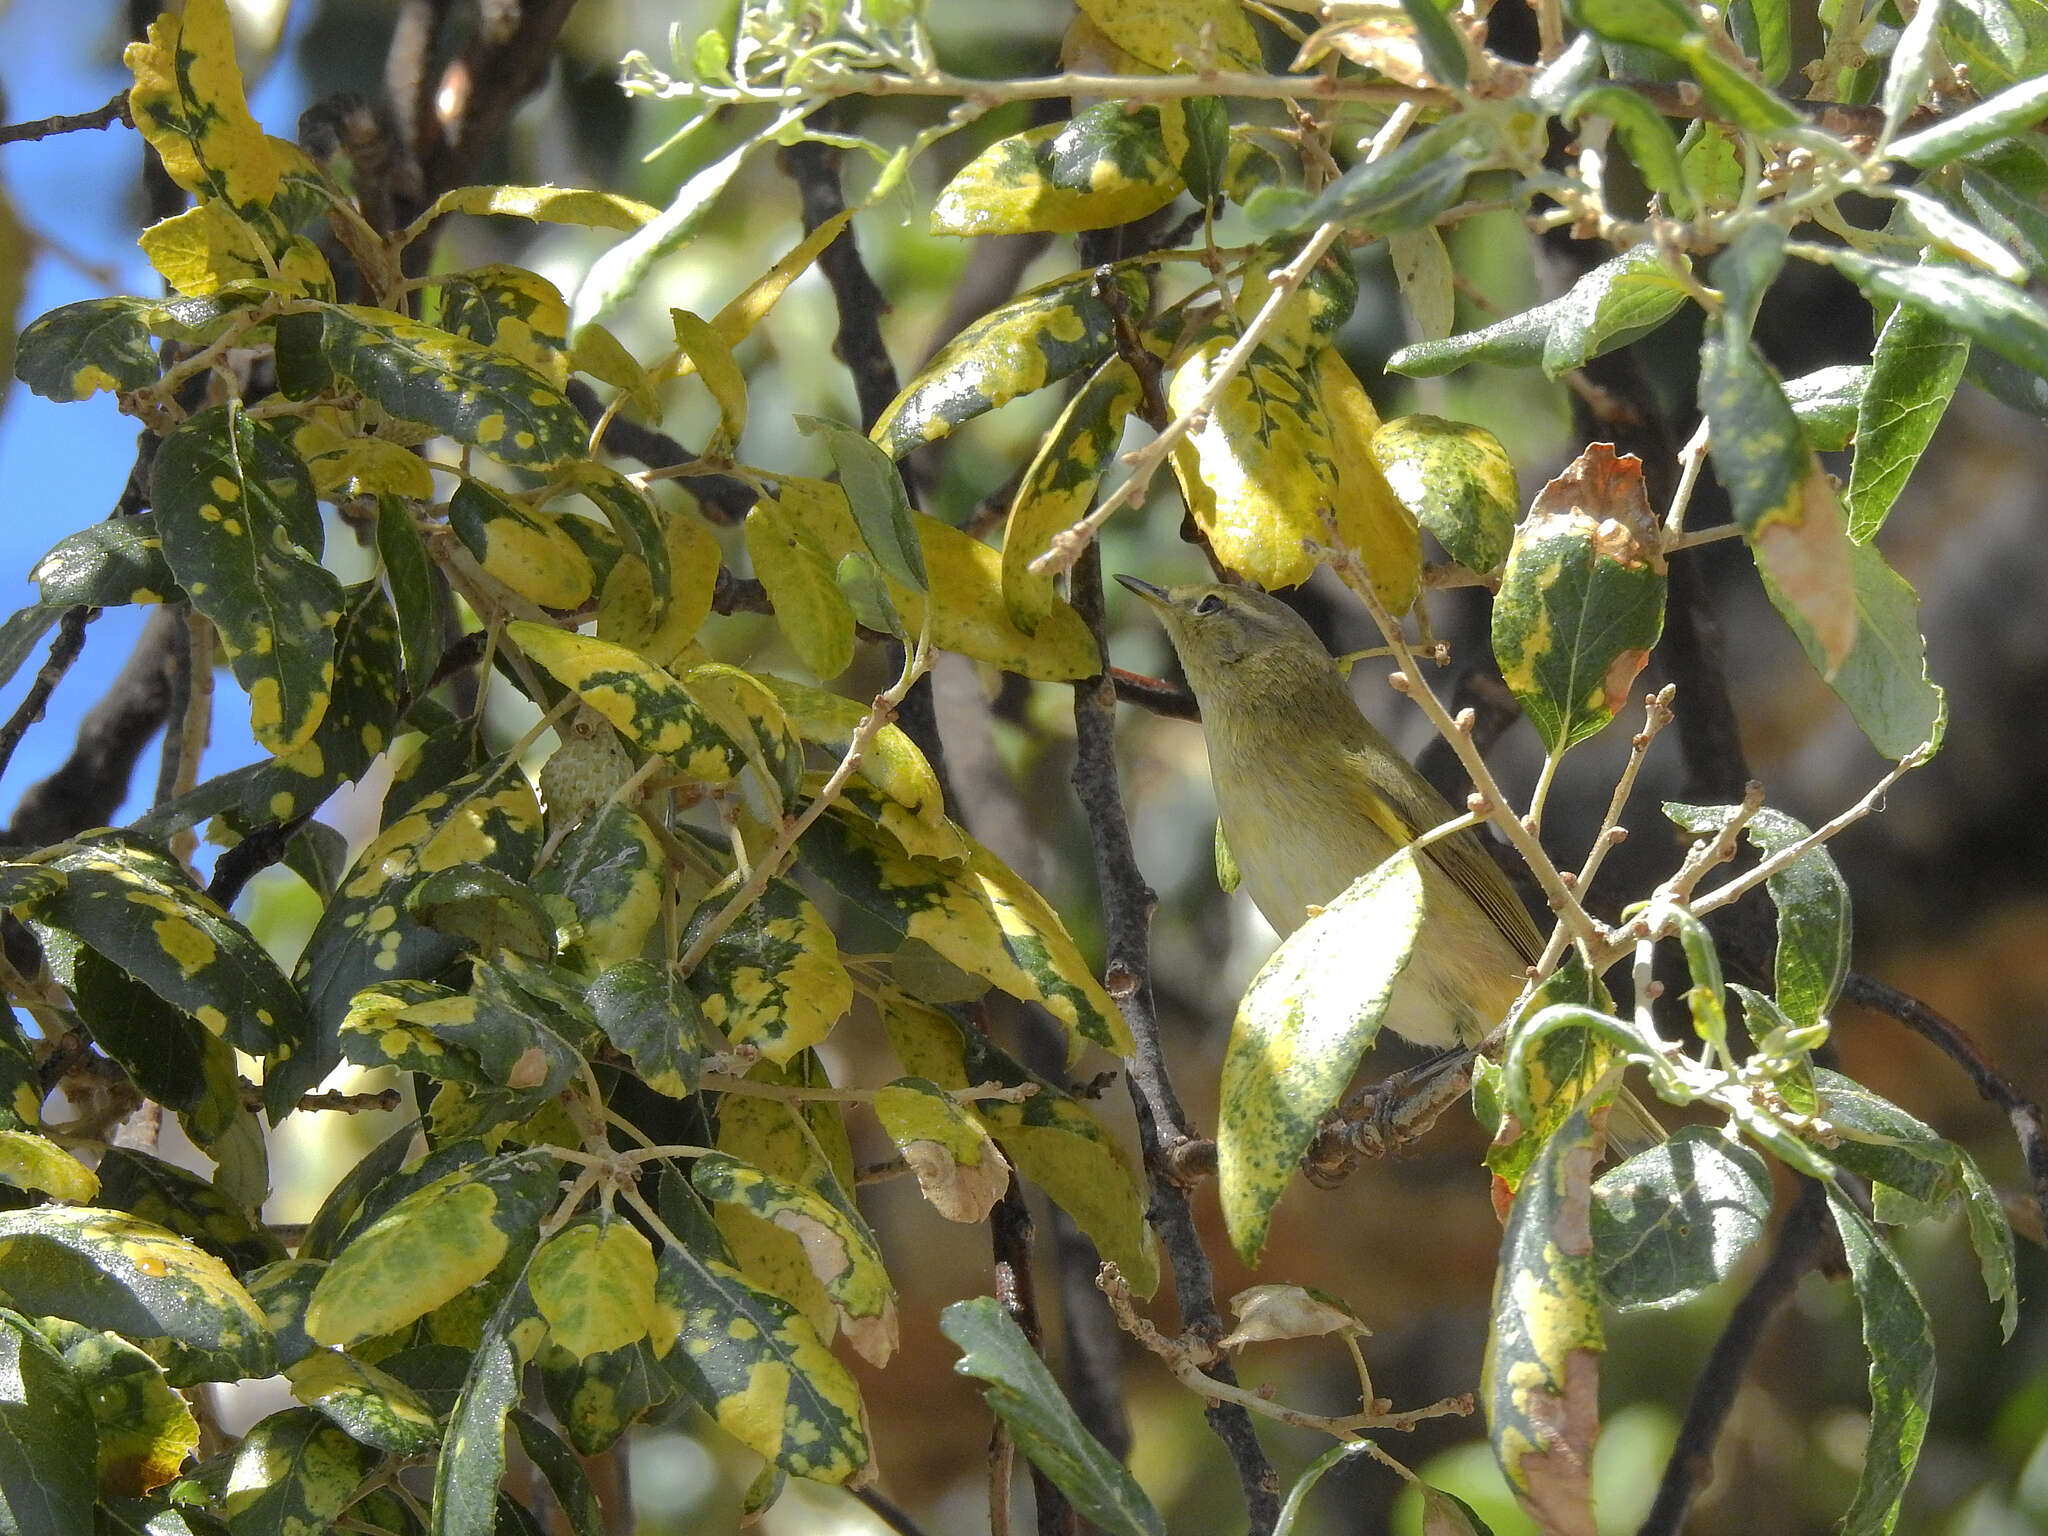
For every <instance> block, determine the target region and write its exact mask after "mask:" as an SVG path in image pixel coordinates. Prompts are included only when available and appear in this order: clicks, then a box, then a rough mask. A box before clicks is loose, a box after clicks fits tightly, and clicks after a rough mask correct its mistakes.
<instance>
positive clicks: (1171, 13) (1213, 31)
mask: <svg viewBox="0 0 2048 1536" xmlns="http://www.w3.org/2000/svg"><path fill="white" fill-rule="evenodd" d="M1081 13H1082V14H1083V15H1084V16H1086V17H1087V18H1088V19H1089V20H1090V21H1092V22H1094V23H1095V25H1096V26H1097V27H1099V28H1101V29H1102V33H1103V35H1104V36H1106V37H1107V38H1108V39H1109V40H1110V41H1111V42H1113V43H1115V44H1116V46H1117V47H1119V48H1121V49H1122V50H1123V51H1124V52H1125V53H1128V54H1129V55H1130V56H1131V57H1132V58H1134V59H1137V60H1139V61H1140V62H1141V63H1144V64H1147V65H1149V66H1150V67H1151V68H1153V69H1155V70H1159V71H1161V72H1163V73H1167V74H1181V73H1185V72H1187V71H1190V70H1196V69H1237V70H1252V71H1257V70H1259V69H1261V68H1263V67H1264V57H1263V55H1262V53H1261V51H1260V48H1259V38H1258V34H1257V33H1256V32H1254V31H1253V30H1252V23H1251V18H1250V17H1249V16H1247V15H1245V13H1244V8H1243V7H1242V6H1241V5H1239V4H1238V3H1237V0H1082V3H1081Z"/></svg>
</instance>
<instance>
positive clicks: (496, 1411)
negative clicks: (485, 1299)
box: [430, 1307, 523, 1536]
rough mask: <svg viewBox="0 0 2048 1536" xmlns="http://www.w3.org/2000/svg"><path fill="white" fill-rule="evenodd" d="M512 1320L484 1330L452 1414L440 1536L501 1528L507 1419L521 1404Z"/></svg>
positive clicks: (475, 1535)
mask: <svg viewBox="0 0 2048 1536" xmlns="http://www.w3.org/2000/svg"><path fill="white" fill-rule="evenodd" d="M510 1310H511V1309H510V1308H509V1307H508V1308H507V1309H506V1312H507V1313H509V1311H510ZM510 1321H511V1320H510V1318H509V1317H508V1316H506V1315H505V1314H503V1313H501V1314H500V1315H498V1316H494V1317H493V1318H491V1320H490V1322H489V1324H488V1325H487V1326H486V1327H485V1329H484V1331H483V1334H482V1337H481V1338H480V1339H479V1340H478V1343H477V1348H476V1352H475V1354H474V1355H473V1356H472V1357H471V1359H470V1363H469V1374H468V1375H467V1376H465V1377H464V1378H463V1382H462V1392H461V1395H460V1396H459V1397H457V1398H456V1400H455V1407H454V1408H453V1409H452V1410H451V1411H450V1412H449V1415H448V1427H447V1433H446V1434H445V1435H444V1437H443V1439H442V1444H441V1456H440V1459H439V1460H438V1461H437V1462H436V1463H435V1464H434V1507H433V1519H432V1522H431V1527H430V1528H431V1529H432V1530H434V1531H436V1532H439V1533H441V1536H489V1533H490V1532H492V1531H494V1530H495V1529H496V1526H497V1514H498V1507H499V1500H500V1497H501V1495H500V1494H499V1491H498V1485H499V1484H500V1483H501V1482H503V1481H504V1477H505V1462H506V1459H505V1420H506V1418H507V1417H508V1416H509V1415H510V1413H511V1412H512V1409H513V1407H514V1406H515V1405H516V1404H517V1403H518V1401H519V1388H520V1382H519V1368H520V1366H521V1364H522V1363H523V1362H522V1361H521V1359H520V1356H519V1353H518V1352H517V1351H516V1350H515V1348H514V1346H513V1342H512V1338H511V1326H510Z"/></svg>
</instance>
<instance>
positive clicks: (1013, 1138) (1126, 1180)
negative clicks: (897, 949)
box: [882, 988, 1159, 1296]
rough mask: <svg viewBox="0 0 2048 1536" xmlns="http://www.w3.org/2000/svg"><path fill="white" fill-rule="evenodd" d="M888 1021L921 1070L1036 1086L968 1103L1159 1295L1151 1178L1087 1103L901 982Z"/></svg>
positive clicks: (959, 1081) (946, 1079) (893, 1041)
mask: <svg viewBox="0 0 2048 1536" xmlns="http://www.w3.org/2000/svg"><path fill="white" fill-rule="evenodd" d="M882 1024H883V1026H884V1028H886V1029H887V1030H888V1032H889V1044H890V1046H891V1047H892V1048H893V1049H894V1050H895V1052H896V1059H897V1061H898V1062H899V1063H900V1064H901V1065H902V1068H903V1070H904V1071H905V1072H907V1073H909V1074H911V1075H913V1076H916V1077H921V1078H928V1079H930V1080H931V1081H932V1082H934V1083H937V1084H938V1085H939V1086H940V1087H942V1088H949V1089H954V1090H956V1091H957V1090H959V1089H962V1088H968V1087H971V1086H974V1085H975V1084H980V1083H993V1084H996V1085H998V1086H1000V1087H1005V1088H1019V1087H1024V1086H1026V1085H1029V1086H1030V1087H1032V1088H1033V1089H1035V1090H1036V1091H1035V1092H1033V1093H1031V1094H1030V1095H1029V1096H1027V1097H1025V1098H1023V1099H1020V1100H1018V1101H1017V1102H1015V1103H1008V1102H1005V1101H1004V1100H1001V1099H977V1100H976V1101H975V1102H974V1103H972V1104H971V1105H969V1106H967V1108H968V1111H969V1113H971V1114H972V1115H973V1116H974V1118H975V1119H976V1120H978V1121H979V1122H980V1123H981V1125H982V1126H983V1127H984V1128H985V1129H986V1130H987V1131H988V1133H989V1134H990V1135H991V1136H993V1137H994V1138H995V1139H996V1145H997V1146H999V1147H1001V1148H1002V1149H1003V1151H1004V1153H1005V1154H1006V1155H1007V1156H1008V1157H1009V1159H1010V1161H1011V1163H1013V1164H1014V1165H1015V1166H1016V1169H1017V1172H1018V1173H1019V1174H1020V1175H1022V1176H1023V1177H1024V1178H1026V1179H1028V1180H1030V1181H1031V1182H1032V1183H1033V1184H1035V1185H1037V1186H1038V1187H1039V1188H1040V1189H1042V1190H1044V1191H1045V1194H1046V1196H1047V1198H1049V1199H1050V1200H1051V1201H1052V1202H1053V1204H1055V1205H1057V1206H1058V1207H1059V1208H1060V1209H1061V1210H1063V1211H1065V1212H1066V1213H1067V1214H1068V1215H1069V1216H1071V1217H1073V1218H1074V1224H1075V1225H1076V1226H1078V1227H1079V1228H1080V1229H1081V1230H1082V1232H1083V1233H1085V1234H1086V1235H1087V1237H1088V1239H1089V1241H1091V1242H1092V1243H1094V1244H1095V1247H1096V1251H1097V1252H1099V1253H1100V1254H1101V1255H1102V1256H1103V1257H1104V1258H1105V1259H1107V1260H1109V1261H1110V1262H1111V1263H1112V1264H1114V1265H1116V1267H1117V1268H1118V1269H1120V1270H1122V1271H1123V1274H1124V1278H1125V1279H1126V1280H1128V1281H1129V1282H1130V1284H1131V1289H1132V1290H1133V1291H1135V1292H1136V1293H1137V1294H1138V1295H1140V1296H1149V1295H1151V1294H1152V1292H1153V1290H1154V1289H1155V1288H1156V1287H1157V1286H1158V1284H1159V1253H1158V1249H1157V1248H1156V1247H1155V1245H1154V1243H1153V1239H1152V1229H1151V1228H1150V1227H1148V1226H1147V1225H1146V1224H1145V1201H1146V1196H1145V1187H1144V1183H1143V1181H1142V1180H1141V1179H1140V1178H1139V1177H1138V1175H1137V1173H1136V1172H1135V1171H1134V1170H1133V1168H1132V1166H1131V1161H1130V1158H1129V1157H1128V1156H1127V1155H1126V1154H1125V1152H1124V1149H1123V1148H1122V1147H1121V1146H1120V1145H1118V1143H1117V1140H1116V1138H1115V1137H1114V1136H1112V1135H1111V1134H1110V1133H1109V1131H1108V1130H1107V1129H1106V1128H1105V1127H1104V1126H1103V1124H1102V1122H1101V1121H1099V1120H1098V1119H1096V1117H1095V1116H1094V1115H1093V1114H1091V1113H1090V1112H1089V1110H1088V1107H1087V1106H1086V1105H1085V1104H1083V1103H1082V1102H1081V1101H1080V1100H1079V1099H1077V1098H1075V1097H1074V1096H1073V1095H1072V1094H1070V1093H1068V1092H1067V1091H1066V1089H1064V1088H1062V1087H1061V1086H1060V1085H1059V1084H1057V1083H1055V1082H1053V1081H1051V1080H1050V1079H1048V1078H1044V1077H1040V1076H1039V1075H1038V1074H1037V1073H1036V1072H1033V1071H1032V1070H1031V1069H1030V1068H1028V1067H1026V1066H1025V1065H1023V1063H1021V1062H1019V1061H1018V1060H1017V1059H1016V1058H1015V1057H1013V1056H1010V1055H1009V1054H1008V1053H1007V1052H1005V1051H1003V1050H1002V1049H1001V1048H1000V1047H999V1046H997V1045H996V1044H995V1043H994V1042H992V1041H991V1040H989V1038H988V1037H987V1036H986V1035H983V1034H981V1033H980V1032H979V1031H975V1030H969V1029H963V1028H962V1027H961V1026H960V1024H959V1022H958V1021H957V1020H955V1019H954V1018H953V1017H952V1015H950V1014H948V1013H946V1012H944V1011H942V1010H940V1009H938V1008H933V1007H929V1006H927V1005H925V1004H923V1003H920V1002H918V1001H916V1000H915V999H913V998H910V997H906V996H905V995H903V993H901V992H899V991H897V990H895V989H893V988H891V989H887V990H885V991H884V992H883V993H882Z"/></svg>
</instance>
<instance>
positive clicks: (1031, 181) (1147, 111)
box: [931, 101, 1185, 235]
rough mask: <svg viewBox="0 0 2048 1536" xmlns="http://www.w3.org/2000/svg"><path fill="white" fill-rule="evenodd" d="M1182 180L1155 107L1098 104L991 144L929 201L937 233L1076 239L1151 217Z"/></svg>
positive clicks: (1127, 104)
mask: <svg viewBox="0 0 2048 1536" xmlns="http://www.w3.org/2000/svg"><path fill="white" fill-rule="evenodd" d="M1184 185H1185V183H1184V182H1183V181H1182V180H1181V174H1180V168H1179V166H1178V165H1176V164H1175V163H1174V156H1173V154H1172V153H1171V151H1170V149H1169V148H1168V146H1167V143H1166V135H1165V132H1164V129H1163V126H1162V123H1161V113H1160V109H1159V108H1158V107H1157V106H1153V105H1150V104H1146V105H1139V104H1137V103H1134V102H1132V103H1127V102H1120V101H1104V102H1098V103H1097V104H1096V105H1094V106H1092V107H1089V108H1087V109H1086V110H1085V111H1082V112H1079V113H1077V114H1075V116H1074V117H1073V118H1072V119H1071V120H1069V121H1067V122H1064V123H1048V124H1046V125H1045V126H1044V127H1042V128H1027V129H1025V130H1024V131H1023V132H1022V133H1013V134H1011V135H1010V136H1009V137H1008V138H1006V139H998V140H996V142H995V143H993V144H991V145H989V147H988V148H987V149H985V150H983V151H982V152H981V153H980V154H979V155H977V156H975V158H974V159H973V160H971V161H969V162H968V163H967V165H966V166H964V167H963V168H962V169H961V170H960V171H959V172H958V173H957V174H956V175H955V176H954V177H953V179H952V180H951V181H949V182H947V183H946V188H945V190H944V191H943V192H941V193H940V194H939V198H938V201H937V202H936V203H934V204H933V205H932V214H931V231H932V233H933V234H935V235H1017V234H1028V233H1032V232H1034V231H1044V232H1049V233H1052V234H1074V233H1076V232H1078V231H1080V230H1088V229H1107V228H1109V227H1110V226H1111V225H1113V224H1127V223H1129V222H1130V221H1131V220H1133V219H1142V218H1143V217H1145V215H1146V214H1148V213H1156V212H1158V211H1159V210H1160V209H1161V208H1164V207H1165V206H1166V205H1167V204H1168V203H1170V202H1172V201H1173V200H1174V198H1175V197H1177V196H1179V195H1180V191H1181V188H1182V187H1183V186H1184Z"/></svg>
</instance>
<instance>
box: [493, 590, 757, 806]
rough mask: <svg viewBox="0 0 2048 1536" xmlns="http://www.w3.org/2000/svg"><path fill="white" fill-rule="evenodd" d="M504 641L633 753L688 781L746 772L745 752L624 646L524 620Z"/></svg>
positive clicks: (664, 677)
mask: <svg viewBox="0 0 2048 1536" xmlns="http://www.w3.org/2000/svg"><path fill="white" fill-rule="evenodd" d="M505 634H506V637H507V638H508V639H510V640H511V641H512V643H513V644H514V645H516V646H518V647H519V648H520V649H521V650H522V651H524V652H525V653H526V654H527V656H528V657H529V658H530V659H531V660H532V661H533V662H535V663H536V664H537V665H539V666H540V667H541V668H542V669H543V670H544V671H546V672H547V673H548V675H549V676H551V677H553V678H554V680H555V681H556V682H558V683H560V684H561V685H562V686H563V687H565V688H568V689H570V690H571V691H573V692H574V693H575V694H576V695H577V696H578V697H579V698H581V699H582V700H583V702H584V703H586V704H588V705H589V706H590V707H591V708H592V709H594V710H596V711H597V712H598V713H599V714H600V715H603V716H604V717H605V719H607V720H609V721H611V723H612V724H613V725H615V726H617V727H618V729H619V730H620V731H621V732H622V733H623V734H624V735H625V736H626V737H627V738H628V739H630V740H631V741H632V742H633V744H634V745H635V746H637V747H639V748H640V749H641V750H642V751H645V752H658V753H660V754H661V755H662V756H663V757H666V758H668V759H670V760H671V761H672V762H674V763H675V764H676V766H677V767H678V768H680V769H681V770H682V771H683V773H684V774H686V775H687V776H688V777H690V778H693V779H700V780H702V781H704V782H706V783H711V784H719V783H724V782H725V781H726V780H728V779H731V778H733V777H735V776H736V775H737V774H738V773H739V772H740V770H741V769H742V768H744V767H745V766H746V764H747V755H746V753H745V752H743V751H742V750H741V748H740V747H739V746H738V745H736V744H735V743H734V741H733V740H732V738H731V737H729V736H727V735H726V733H725V732H724V731H723V730H722V729H720V727H719V726H718V725H716V724H714V723H713V722H712V719H711V717H710V716H709V715H708V714H706V713H705V711H704V710H703V709H702V708H701V707H699V705H698V703H697V701H696V700H695V699H694V698H693V697H692V695H691V694H690V693H689V692H688V691H686V690H685V689H684V687H683V685H682V684H681V683H679V682H677V681H676V679H675V678H673V677H672V676H670V675H669V674H668V673H667V672H665V671H663V670H662V669H661V668H660V667H657V666H655V665H654V664H653V663H652V662H648V661H643V660H641V659H640V658H639V657H638V656H636V655H635V654H634V653H633V652H631V651H629V650H627V649H625V647H623V646H618V645H612V644H610V643H609V642H607V641H604V640H593V639H591V638H590V637H589V636H587V635H576V634H570V633H568V632H566V631H564V630H559V629H552V628H550V627H549V626H547V625H545V624H533V623H528V622H526V621H524V620H515V621H513V622H512V623H510V624H508V625H506V626H505Z"/></svg>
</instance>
